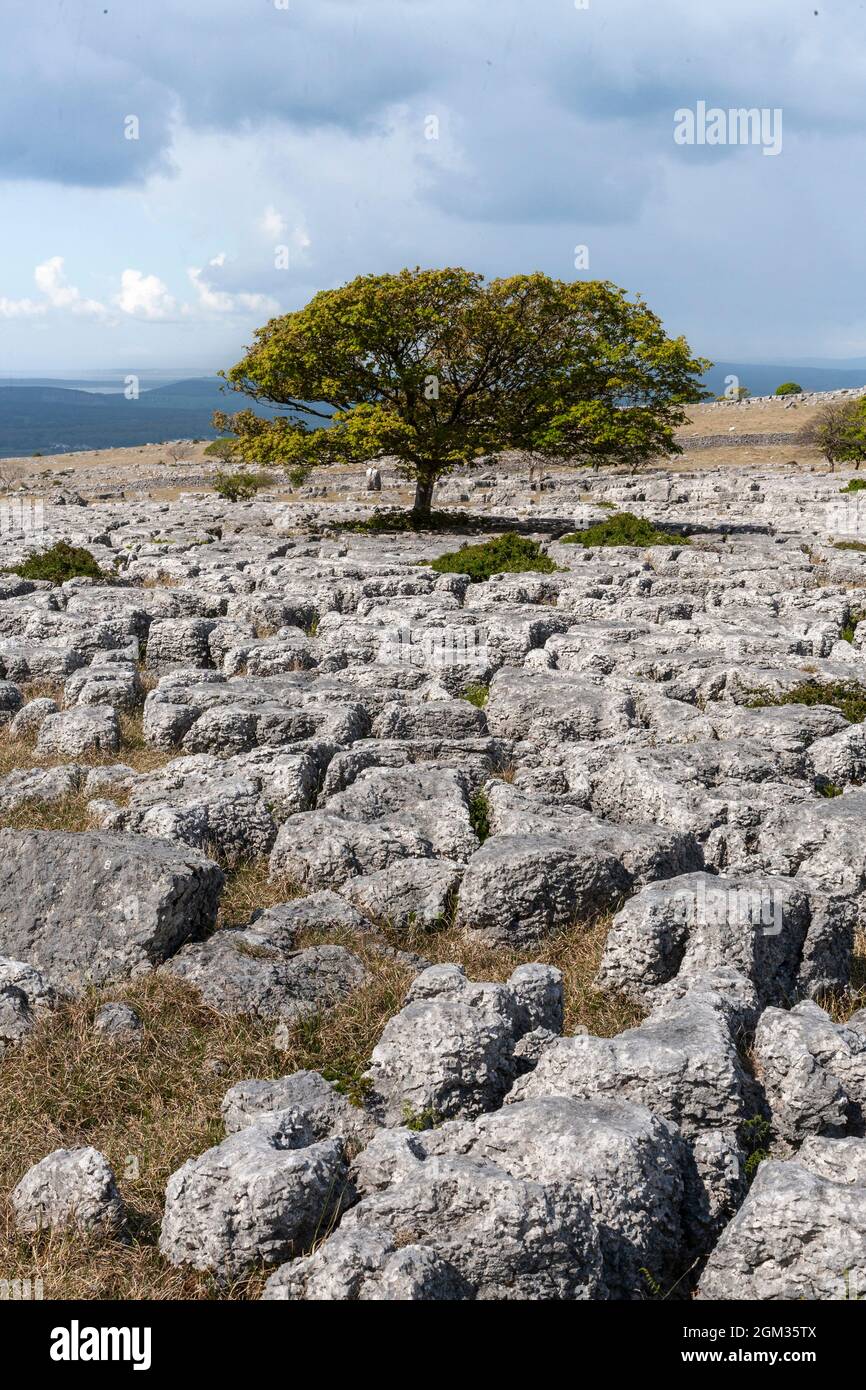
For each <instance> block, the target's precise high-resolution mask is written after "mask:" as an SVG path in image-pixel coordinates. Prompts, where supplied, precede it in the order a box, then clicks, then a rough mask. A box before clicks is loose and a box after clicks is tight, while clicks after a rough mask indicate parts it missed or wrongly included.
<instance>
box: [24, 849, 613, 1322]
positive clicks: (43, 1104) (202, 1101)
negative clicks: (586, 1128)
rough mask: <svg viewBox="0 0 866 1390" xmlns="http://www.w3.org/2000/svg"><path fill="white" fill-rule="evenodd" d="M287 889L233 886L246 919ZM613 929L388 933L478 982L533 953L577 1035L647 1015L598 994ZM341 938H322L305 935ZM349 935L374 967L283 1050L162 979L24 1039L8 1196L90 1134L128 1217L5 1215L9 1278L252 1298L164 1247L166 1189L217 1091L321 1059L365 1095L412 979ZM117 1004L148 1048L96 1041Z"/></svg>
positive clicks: (114, 1293)
mask: <svg viewBox="0 0 866 1390" xmlns="http://www.w3.org/2000/svg"><path fill="white" fill-rule="evenodd" d="M287 888H288V885H286V884H285V883H282V884H281V883H279V882H277V883H274V884H265V883H264V882H263V879H262V866H261V864H260V863H258V862H256V863H253V864H252V865H245V866H242V868H241V869H239V870H236V871H235V874H234V877H233V881H232V882H231V883H230V887H229V893H230V894H231V895H232V899H233V904H234V905H233V906H232V908H231V909H230V912H229V913H228V914H227V918H229V917H244V916H245V915H248V909H249V908H250V905H251V904H252V905H254V906H261V905H262V895H263V894H265V895H266V896H267V895H269V894H272V895H274V900H276V901H284V900H285V898H286V896H287ZM605 929H606V924H604V923H599V924H598V925H596V926H595V927H592V928H589V929H580V928H575V929H574V930H573V931H570V932H567V933H563V934H562V935H561V936H559V937H555V938H552V939H551V940H550V941H548V942H546V943H544V945H543V946H542V947H541V948H539V949H538V950H537V951H534V952H513V951H499V950H493V949H491V948H490V947H486V946H483V945H481V944H480V943H478V942H472V941H467V940H465V939H464V938H462V937H461V936H460V935H459V934H458V933H457V932H456V931H455V930H454V929H453V928H451V927H448V928H444V929H442V930H441V931H433V932H420V931H419V932H415V933H408V934H407V933H405V932H403V933H396V932H390V933H385V935H386V937H387V939H389V940H390V941H391V943H392V944H394V945H396V946H400V947H402V948H404V949H418V950H421V951H423V953H424V955H425V956H426V957H427V958H428V959H430V960H436V961H458V962H460V963H461V964H463V965H464V966H465V968H466V970H467V973H468V974H469V975H470V976H471V977H474V978H479V979H504V978H506V977H507V976H508V975H509V974H510V973H511V971H512V970H513V969H514V968H515V966H516V965H518V964H520V963H522V962H523V961H526V960H539V959H540V960H545V961H550V962H551V963H553V964H556V965H558V966H559V967H560V969H562V970H563V973H564V975H565V985H566V1000H567V1004H566V1029H567V1031H568V1030H570V1029H573V1028H574V1027H576V1026H578V1025H579V1024H585V1025H587V1026H589V1028H590V1029H591V1030H593V1031H600V1032H613V1031H618V1030H619V1029H621V1028H623V1027H626V1026H628V1025H629V1024H631V1023H634V1022H636V1021H637V1018H638V1015H637V1012H636V1010H635V1009H634V1008H633V1007H632V1006H630V1005H626V1004H624V1003H623V1002H622V1001H617V1000H615V999H613V998H611V997H610V996H601V995H598V994H597V993H596V992H595V991H594V990H593V989H592V983H591V981H592V977H593V975H594V974H595V970H596V969H597V965H598V959H599V956H600V952H601V948H602V945H603V942H604V936H605ZM339 939H341V938H339V937H337V936H335V935H332V934H329V935H328V936H327V937H322V936H321V935H319V936H318V937H317V936H315V935H313V934H310V935H309V937H307V938H306V939H305V940H304V942H303V944H313V943H314V942H315V941H316V940H319V941H321V940H327V941H335V940H339ZM345 943H346V944H347V945H349V946H351V948H352V949H353V950H355V951H356V952H357V954H358V955H359V956H360V957H361V958H362V959H363V961H364V963H365V964H366V966H367V969H368V971H369V980H368V983H367V984H366V985H364V986H363V987H362V988H361V989H358V990H356V991H355V992H354V993H353V994H352V996H351V997H350V998H349V999H347V1000H344V1001H343V1002H342V1003H341V1004H339V1005H338V1006H337V1007H336V1008H334V1009H332V1010H330V1011H328V1012H326V1013H323V1014H321V1015H318V1016H316V1017H314V1018H312V1019H308V1020H305V1021H304V1022H303V1023H300V1024H298V1025H296V1026H295V1028H294V1029H293V1030H292V1032H291V1034H290V1037H289V1041H288V1046H287V1047H286V1048H284V1049H280V1050H278V1049H276V1048H275V1047H274V1044H273V1031H274V1030H273V1025H272V1024H263V1023H256V1022H254V1021H253V1020H250V1019H232V1018H228V1017H226V1016H224V1015H221V1014H218V1013H215V1012H214V1011H213V1010H210V1009H207V1008H205V1007H203V1006H202V1004H201V1002H200V1000H199V998H198V996H197V995H196V994H195V993H194V992H193V991H192V990H190V989H189V988H188V987H187V986H185V985H183V984H181V982H179V981H177V980H173V979H171V978H170V977H163V976H160V975H151V976H149V977H148V978H147V979H144V980H137V981H134V982H129V983H127V984H124V985H118V986H117V987H116V988H114V989H111V990H107V991H104V992H103V993H102V994H100V995H96V994H93V995H91V996H89V997H88V998H86V999H83V1000H80V1001H77V1002H74V1003H70V1004H67V1005H64V1006H63V1007H62V1008H60V1009H59V1010H58V1011H57V1012H56V1013H55V1014H53V1015H50V1016H49V1017H48V1018H46V1019H45V1020H43V1021H42V1022H41V1023H40V1024H39V1026H38V1027H37V1029H36V1031H35V1032H34V1034H33V1035H32V1036H31V1039H30V1040H29V1041H28V1043H27V1044H26V1045H25V1046H24V1047H22V1048H20V1049H18V1050H17V1051H14V1052H10V1053H8V1054H7V1056H6V1057H5V1059H3V1060H2V1061H0V1190H2V1191H3V1192H4V1193H8V1192H9V1191H11V1189H12V1187H13V1186H14V1184H15V1183H16V1182H17V1181H18V1180H19V1178H20V1177H21V1176H22V1174H23V1173H24V1172H25V1171H26V1170H27V1168H28V1167H30V1165H31V1164H33V1163H35V1162H37V1161H38V1160H39V1159H40V1158H42V1157H44V1155H45V1154H46V1153H49V1152H50V1151H51V1150H52V1149H55V1148H60V1147H71V1146H76V1145H83V1144H92V1145H93V1146H94V1147H95V1148H97V1149H99V1150H100V1152H102V1153H104V1154H105V1156H106V1158H107V1159H108V1161H109V1163H110V1164H111V1165H112V1167H113V1169H114V1171H115V1173H116V1175H117V1178H118V1185H119V1187H120V1190H121V1192H122V1194H123V1196H124V1199H125V1200H126V1202H127V1204H128V1206H129V1207H130V1209H131V1211H132V1217H131V1220H130V1229H129V1236H128V1239H127V1241H126V1242H124V1241H121V1240H118V1239H111V1238H102V1237H99V1238H97V1237H93V1238H88V1239H84V1238H81V1237H79V1236H77V1235H76V1236H72V1235H69V1234H66V1235H60V1234H54V1235H50V1236H48V1235H47V1236H44V1237H40V1238H39V1239H38V1240H37V1241H35V1242H34V1243H32V1244H31V1242H30V1241H29V1240H26V1239H23V1238H21V1237H19V1236H18V1235H16V1234H15V1232H14V1230H13V1229H12V1226H11V1223H10V1221H9V1216H8V1211H6V1210H5V1209H3V1210H2V1213H0V1269H2V1271H3V1277H4V1278H8V1279H27V1278H29V1279H37V1278H41V1279H42V1281H43V1287H44V1294H45V1297H46V1298H108V1299H132V1300H135V1299H151V1298H156V1299H166V1298H184V1299H211V1298H224V1297H229V1298H254V1297H256V1296H257V1295H258V1292H259V1290H260V1288H261V1285H262V1282H263V1279H264V1277H265V1274H264V1273H263V1272H262V1271H255V1272H253V1273H252V1274H251V1275H250V1276H249V1277H248V1278H246V1279H245V1280H243V1281H240V1282H239V1283H237V1284H235V1285H233V1286H232V1287H230V1288H228V1289H225V1290H221V1289H219V1288H218V1286H217V1284H216V1282H215V1281H214V1280H213V1279H212V1278H211V1277H210V1276H208V1275H202V1274H196V1273H195V1272H191V1271H188V1270H174V1269H171V1268H170V1267H169V1266H168V1265H166V1264H165V1262H164V1261H163V1260H162V1259H161V1257H160V1255H159V1252H158V1250H157V1247H156V1242H157V1239H158V1234H159V1223H160V1220H161V1215H162V1207H163V1201H164V1193H165V1185H166V1182H167V1180H168V1178H169V1176H170V1174H171V1173H172V1172H174V1171H175V1170H176V1169H177V1168H179V1167H180V1166H181V1164H183V1163H184V1162H185V1161H186V1160H187V1159H188V1158H190V1157H192V1156H193V1155H195V1154H198V1153H201V1152H202V1151H203V1150H204V1149H206V1148H208V1147H210V1146H211V1145H213V1144H215V1143H218V1142H219V1141H220V1140H221V1138H222V1137H223V1130H222V1124H221V1118H220V1101H221V1099H222V1097H223V1095H224V1094H225V1092H226V1090H227V1089H228V1088H229V1086H231V1085H233V1084H234V1083H235V1082H237V1081H240V1080H243V1079H245V1078H247V1077H268V1076H280V1075H285V1074H287V1073H289V1072H292V1071H295V1070H297V1069H299V1068H304V1067H310V1068H313V1069H315V1070H317V1071H320V1072H322V1073H323V1074H324V1075H325V1076H327V1077H328V1078H329V1079H331V1080H333V1081H335V1082H337V1084H338V1085H339V1086H340V1088H341V1089H342V1090H343V1091H344V1092H345V1093H346V1094H347V1095H349V1097H350V1098H351V1099H353V1100H355V1101H357V1100H358V1098H359V1097H360V1096H361V1095H362V1094H363V1090H364V1083H363V1073H364V1071H365V1069H366V1067H367V1065H368V1062H369V1057H370V1053H371V1052H372V1049H373V1047H374V1046H375V1044H376V1042H377V1041H378V1039H379V1037H380V1035H381V1033H382V1029H383V1028H384V1026H385V1023H386V1022H387V1020H388V1019H389V1018H390V1017H391V1016H392V1015H393V1014H394V1013H395V1012H396V1011H397V1010H398V1009H399V1008H400V1007H401V1005H402V1002H403V999H404V997H405V993H406V989H407V988H408V985H409V982H410V978H411V977H410V974H409V972H408V971H407V969H406V968H405V967H404V966H403V965H402V964H401V963H400V962H399V960H395V959H394V958H393V957H392V956H390V955H388V954H382V952H381V938H379V939H378V940H372V939H365V938H358V937H349V936H347V937H346V938H345ZM377 947H378V948H379V949H377ZM107 999H125V1000H127V1001H128V1002H129V1003H131V1004H132V1005H133V1006H134V1007H135V1008H136V1009H137V1010H138V1012H139V1014H140V1016H141V1018H142V1021H143V1023H144V1029H145V1031H144V1037H143V1041H142V1042H141V1044H140V1045H139V1046H134V1045H128V1044H126V1045H124V1044H121V1045H119V1046H118V1045H117V1044H112V1043H108V1042H106V1041H104V1040H101V1039H98V1038H97V1037H96V1036H94V1034H93V1032H92V1021H93V1015H94V1013H95V1010H96V1008H97V1006H98V1004H99V1003H100V1002H103V1001H104V1000H107Z"/></svg>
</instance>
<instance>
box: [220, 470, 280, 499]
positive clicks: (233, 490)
mask: <svg viewBox="0 0 866 1390" xmlns="http://www.w3.org/2000/svg"><path fill="white" fill-rule="evenodd" d="M273 481H274V480H273V478H272V477H271V475H270V473H216V474H214V480H213V490H214V492H215V493H216V494H217V496H218V497H222V498H223V499H224V500H225V501H226V502H248V501H249V500H250V498H251V497H255V495H256V493H257V492H261V490H262V488H265V487H270V486H271V484H272V483H273Z"/></svg>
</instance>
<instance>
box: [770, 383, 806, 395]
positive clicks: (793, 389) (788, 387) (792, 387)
mask: <svg viewBox="0 0 866 1390" xmlns="http://www.w3.org/2000/svg"><path fill="white" fill-rule="evenodd" d="M802 394H803V388H802V386H798V385H797V382H796V381H783V382H782V385H781V386H777V387H776V395H777V396H802Z"/></svg>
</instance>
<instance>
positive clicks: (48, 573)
mask: <svg viewBox="0 0 866 1390" xmlns="http://www.w3.org/2000/svg"><path fill="white" fill-rule="evenodd" d="M0 574H17V575H20V576H21V578H22V579H34V580H35V579H47V580H48V582H49V583H50V584H65V583H66V581H67V580H68V579H80V578H83V579H102V580H105V579H108V578H110V577H111V576H109V575H106V574H105V573H104V571H103V570H102V569H100V567H99V565H98V564H97V562H96V560H95V559H94V558H93V556H92V555H91V553H90V551H89V550H85V549H84V547H83V546H80V545H70V544H69V542H68V541H56V542H55V544H54V545H52V546H50V547H49V548H48V550H40V551H39V552H38V554H35V555H28V557H27V559H26V560H21V561H19V562H18V564H16V565H11V566H10V568H9V569H5V570H0Z"/></svg>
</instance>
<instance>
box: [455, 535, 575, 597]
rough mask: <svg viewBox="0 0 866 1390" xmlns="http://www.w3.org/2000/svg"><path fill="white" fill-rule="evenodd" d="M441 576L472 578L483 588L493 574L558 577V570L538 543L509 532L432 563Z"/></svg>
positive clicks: (474, 582) (463, 548)
mask: <svg viewBox="0 0 866 1390" xmlns="http://www.w3.org/2000/svg"><path fill="white" fill-rule="evenodd" d="M430 568H431V569H434V570H436V571H437V572H438V573H439V574H468V575H469V579H470V582H471V583H473V584H483V583H484V581H485V580H486V579H489V578H490V576H491V575H493V574H527V573H529V572H531V571H535V572H536V573H538V574H554V573H555V572H556V570H557V568H558V567H557V566H556V565H555V564H554V563H553V561H552V560H551V558H550V556H549V555H545V553H544V551H543V550H542V549H541V546H540V545H539V544H538V541H530V540H527V538H526V537H525V536H518V535H516V534H515V533H514V532H513V531H509V532H508V533H507V534H506V535H504V536H497V537H496V539H495V540H492V541H484V542H483V543H482V544H481V545H464V546H463V547H462V549H460V550H451V551H448V552H447V554H445V555H440V556H439V557H438V558H437V559H435V560H431V561H430Z"/></svg>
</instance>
